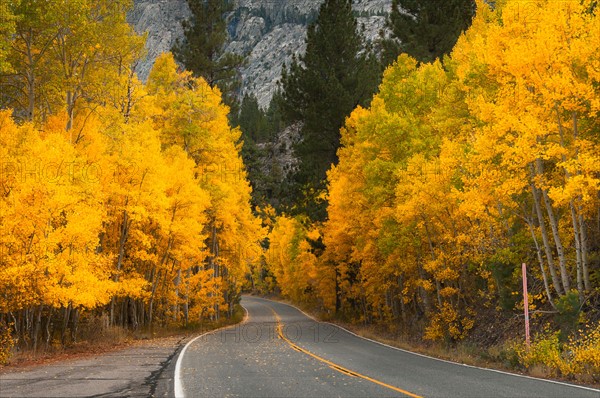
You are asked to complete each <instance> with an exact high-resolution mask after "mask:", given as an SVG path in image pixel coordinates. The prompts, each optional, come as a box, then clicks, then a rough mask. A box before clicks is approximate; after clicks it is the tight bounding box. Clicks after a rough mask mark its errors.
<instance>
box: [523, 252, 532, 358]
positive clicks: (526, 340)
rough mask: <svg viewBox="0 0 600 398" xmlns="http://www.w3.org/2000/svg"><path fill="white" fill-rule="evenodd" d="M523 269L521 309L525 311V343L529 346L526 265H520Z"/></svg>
mask: <svg viewBox="0 0 600 398" xmlns="http://www.w3.org/2000/svg"><path fill="white" fill-rule="evenodd" d="M521 268H522V270H523V311H524V312H525V345H526V346H527V348H529V343H530V340H529V297H528V294H527V266H526V265H525V263H523V265H522V267H521Z"/></svg>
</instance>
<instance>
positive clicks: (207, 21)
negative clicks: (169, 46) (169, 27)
mask: <svg viewBox="0 0 600 398" xmlns="http://www.w3.org/2000/svg"><path fill="white" fill-rule="evenodd" d="M187 3H188V6H189V7H190V11H191V12H192V15H191V18H190V19H189V20H188V21H183V23H182V25H183V32H184V39H183V41H179V40H178V41H177V43H176V44H175V46H174V47H173V54H174V55H175V59H176V60H177V61H178V62H181V63H182V64H183V65H185V67H186V69H188V70H190V71H192V72H193V73H194V75H196V76H201V77H203V78H204V79H205V80H206V81H207V82H208V84H210V85H211V86H214V85H217V86H218V87H219V89H220V90H221V91H222V92H223V98H224V102H225V103H226V104H227V105H229V106H230V107H232V112H231V114H237V109H236V108H237V100H236V98H237V93H238V91H239V89H240V85H241V82H240V77H239V74H238V68H239V67H240V66H242V65H243V64H244V57H242V56H240V55H237V54H233V53H226V52H224V46H225V42H226V40H227V21H226V20H225V18H224V14H225V13H227V12H229V11H231V10H232V3H230V2H229V0H187Z"/></svg>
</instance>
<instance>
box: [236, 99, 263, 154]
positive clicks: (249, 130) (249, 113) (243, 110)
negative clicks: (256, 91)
mask: <svg viewBox="0 0 600 398" xmlns="http://www.w3.org/2000/svg"><path fill="white" fill-rule="evenodd" d="M267 123H268V121H267V117H266V115H265V112H264V111H263V110H262V109H260V107H259V106H258V100H257V99H256V97H255V96H254V95H252V94H250V95H245V96H244V99H243V100H242V104H241V106H240V114H239V116H238V118H237V124H238V125H239V126H240V129H241V130H242V135H243V137H247V138H250V139H252V141H254V142H256V143H258V142H264V141H267V140H268V139H269V132H268V125H267Z"/></svg>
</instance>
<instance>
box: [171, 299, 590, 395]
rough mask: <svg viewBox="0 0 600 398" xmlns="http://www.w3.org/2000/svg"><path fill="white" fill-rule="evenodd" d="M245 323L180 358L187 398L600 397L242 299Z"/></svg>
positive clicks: (180, 382) (179, 376) (179, 379)
mask: <svg viewBox="0 0 600 398" xmlns="http://www.w3.org/2000/svg"><path fill="white" fill-rule="evenodd" d="M242 305H243V306H244V307H245V308H246V310H247V313H248V314H247V315H248V318H247V319H246V321H245V322H244V323H242V324H241V325H237V326H234V327H231V328H227V329H224V330H220V331H217V332H215V333H210V334H207V335H203V336H200V337H198V338H197V339H195V340H192V341H190V342H189V343H188V345H187V346H186V347H185V348H184V349H183V351H182V353H181V354H180V355H179V358H178V361H177V362H178V363H177V366H176V369H175V383H174V388H175V394H176V395H177V396H186V397H384V396H412V397H557V398H559V397H560V398H565V397H569V398H570V397H594V398H599V397H600V390H593V389H586V388H584V387H577V386H573V385H568V384H563V383H556V382H550V381H545V380H540V379H534V378H530V377H523V376H519V375H513V374H509V373H503V372H498V371H492V370H487V369H480V368H475V367H470V366H465V365H460V364H454V363H450V362H446V361H440V360H436V359H433V358H429V357H425V356H421V355H418V354H413V353H410V352H406V351H402V350H398V349H394V348H391V347H389V346H385V345H382V344H378V343H375V342H373V341H370V340H366V339H363V338H360V337H357V336H355V335H353V334H351V333H349V332H347V331H345V330H343V329H341V328H338V327H336V326H333V325H331V324H328V323H321V322H316V321H314V320H313V319H311V318H309V317H308V316H306V315H305V314H304V313H302V312H301V311H300V310H298V309H296V308H294V307H292V306H289V305H286V304H282V303H277V302H273V301H268V300H264V299H259V298H255V297H244V298H243V300H242Z"/></svg>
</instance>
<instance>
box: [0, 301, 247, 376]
mask: <svg viewBox="0 0 600 398" xmlns="http://www.w3.org/2000/svg"><path fill="white" fill-rule="evenodd" d="M243 318H244V310H243V308H242V307H241V306H239V305H238V306H236V308H235V310H234V311H233V314H232V316H231V317H229V318H228V317H225V316H223V317H221V318H219V319H218V320H203V321H202V322H194V323H188V324H187V325H185V326H183V325H181V324H175V323H171V324H169V323H166V324H162V325H155V326H153V327H151V328H150V327H148V328H138V329H135V330H132V329H129V328H124V327H121V326H110V325H108V323H107V322H106V319H104V318H102V317H91V318H90V319H87V320H86V321H85V322H82V323H81V325H80V327H79V329H78V331H77V339H76V340H68V341H66V342H63V341H61V339H60V338H58V337H57V338H53V339H50V340H49V341H48V343H47V344H40V346H39V347H38V348H37V349H36V350H34V349H32V348H30V347H20V346H19V345H18V344H17V343H18V342H16V341H14V340H13V339H12V336H11V333H10V329H9V328H3V327H2V324H0V369H1V368H2V366H5V365H14V366H26V365H30V364H37V363H44V362H49V361H54V360H61V359H67V358H72V357H81V356H86V355H96V354H100V353H103V352H108V351H112V350H115V349H119V348H124V347H127V346H130V345H132V344H136V343H138V342H141V341H144V340H152V339H160V338H169V337H178V338H185V337H187V336H189V335H197V334H201V333H206V332H209V331H211V330H214V329H218V328H222V327H226V326H229V325H234V324H236V323H239V322H241V321H242V319H243Z"/></svg>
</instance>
